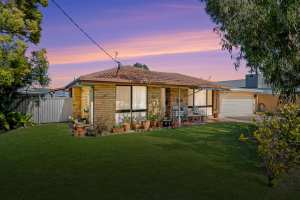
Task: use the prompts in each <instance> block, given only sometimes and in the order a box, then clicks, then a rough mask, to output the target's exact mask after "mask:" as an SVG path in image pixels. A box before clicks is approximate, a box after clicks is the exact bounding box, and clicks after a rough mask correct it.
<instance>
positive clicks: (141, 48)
mask: <svg viewBox="0 0 300 200" xmlns="http://www.w3.org/2000/svg"><path fill="white" fill-rule="evenodd" d="M105 46H106V47H109V49H117V50H118V52H119V57H120V59H128V58H134V57H144V56H157V55H166V54H180V53H192V52H207V51H215V50H220V49H221V46H220V42H219V38H218V36H217V35H216V34H215V33H213V32H212V31H183V32H176V33H164V34H161V35H150V36H140V37H134V38H128V39H126V40H120V41H115V42H112V43H110V44H106V45H105ZM111 52H112V51H111ZM112 54H113V53H112ZM48 58H49V61H50V63H51V64H72V63H88V62H95V61H105V60H108V59H109V58H108V57H107V56H106V55H104V54H103V53H102V52H100V51H99V50H98V49H97V48H96V47H95V46H93V45H81V46H70V47H66V48H58V49H51V48H50V49H48Z"/></svg>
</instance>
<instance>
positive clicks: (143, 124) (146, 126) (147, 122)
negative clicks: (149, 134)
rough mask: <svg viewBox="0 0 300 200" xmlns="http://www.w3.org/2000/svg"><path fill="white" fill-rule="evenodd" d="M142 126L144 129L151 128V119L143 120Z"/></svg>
mask: <svg viewBox="0 0 300 200" xmlns="http://www.w3.org/2000/svg"><path fill="white" fill-rule="evenodd" d="M142 126H143V128H144V130H149V128H150V121H149V120H146V121H143V122H142Z"/></svg>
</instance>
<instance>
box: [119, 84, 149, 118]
mask: <svg viewBox="0 0 300 200" xmlns="http://www.w3.org/2000/svg"><path fill="white" fill-rule="evenodd" d="M122 86H125V87H130V109H119V110H117V109H116V111H115V113H130V114H129V115H130V122H132V113H137V112H145V113H146V116H147V115H148V87H147V86H145V85H116V97H117V87H122ZM134 86H143V87H146V109H133V101H132V100H133V87H134ZM115 102H117V99H116V100H115Z"/></svg>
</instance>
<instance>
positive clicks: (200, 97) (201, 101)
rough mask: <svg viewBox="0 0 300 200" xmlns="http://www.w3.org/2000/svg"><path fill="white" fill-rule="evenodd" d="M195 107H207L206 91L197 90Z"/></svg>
mask: <svg viewBox="0 0 300 200" xmlns="http://www.w3.org/2000/svg"><path fill="white" fill-rule="evenodd" d="M194 105H195V106H206V90H195V100H194Z"/></svg>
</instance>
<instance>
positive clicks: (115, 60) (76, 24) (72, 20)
mask: <svg viewBox="0 0 300 200" xmlns="http://www.w3.org/2000/svg"><path fill="white" fill-rule="evenodd" d="M51 1H52V3H53V4H54V5H55V6H56V7H57V8H58V9H59V10H60V11H61V12H62V13H63V14H64V15H65V16H66V17H67V19H68V20H69V21H70V22H71V23H72V24H73V25H74V26H75V27H76V28H77V29H78V30H79V31H80V32H81V33H83V35H85V36H86V37H87V38H88V39H89V40H90V41H91V42H92V43H93V44H94V45H96V46H97V47H98V48H99V49H100V50H101V51H103V52H104V53H105V54H106V55H107V56H108V57H110V58H111V59H112V60H113V61H114V62H116V63H117V64H118V68H119V67H120V66H121V62H120V61H118V60H117V59H116V58H114V57H113V56H112V55H111V54H110V53H109V52H108V51H106V50H105V49H104V47H102V46H101V45H100V44H99V43H98V42H97V41H96V40H94V39H93V38H92V37H91V36H90V35H89V34H88V33H87V32H86V31H85V30H83V28H81V27H80V25H79V24H78V23H76V22H75V20H74V19H73V18H72V17H71V16H70V15H69V14H68V13H67V12H66V11H65V10H64V9H63V8H62V7H61V6H60V5H59V4H58V3H57V2H56V1H55V0H51Z"/></svg>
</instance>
